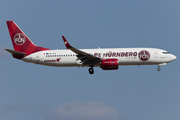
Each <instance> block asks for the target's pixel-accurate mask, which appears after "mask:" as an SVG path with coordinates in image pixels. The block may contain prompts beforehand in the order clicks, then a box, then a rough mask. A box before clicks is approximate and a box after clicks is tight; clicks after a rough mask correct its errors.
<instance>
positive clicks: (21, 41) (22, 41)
mask: <svg viewBox="0 0 180 120" xmlns="http://www.w3.org/2000/svg"><path fill="white" fill-rule="evenodd" d="M7 26H8V29H9V34H10V37H11V40H12V44H13V47H14V50H15V51H18V52H23V53H26V54H27V55H28V54H31V53H35V52H38V51H43V50H49V49H47V48H43V47H39V46H36V45H35V44H34V43H33V42H32V41H31V40H30V39H29V38H28V37H27V36H26V34H25V33H24V32H23V31H22V30H21V29H20V28H19V27H18V26H17V25H16V23H15V22H13V21H7Z"/></svg>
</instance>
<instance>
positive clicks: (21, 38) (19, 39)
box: [14, 33, 26, 45]
mask: <svg viewBox="0 0 180 120" xmlns="http://www.w3.org/2000/svg"><path fill="white" fill-rule="evenodd" d="M14 42H15V43H16V44H17V45H23V44H24V43H25V42H26V37H25V36H24V35H23V34H22V33H17V34H16V35H15V36H14Z"/></svg>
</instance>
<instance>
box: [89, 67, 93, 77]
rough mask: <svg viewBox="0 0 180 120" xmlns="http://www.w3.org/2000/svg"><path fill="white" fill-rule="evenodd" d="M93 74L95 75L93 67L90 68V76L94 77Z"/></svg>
mask: <svg viewBox="0 0 180 120" xmlns="http://www.w3.org/2000/svg"><path fill="white" fill-rule="evenodd" d="M93 73H94V69H93V67H90V68H89V74H91V75H92V74H93Z"/></svg>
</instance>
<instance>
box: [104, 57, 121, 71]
mask: <svg viewBox="0 0 180 120" xmlns="http://www.w3.org/2000/svg"><path fill="white" fill-rule="evenodd" d="M101 65H102V66H101V68H102V69H103V70H117V69H118V59H104V60H102V63H101Z"/></svg>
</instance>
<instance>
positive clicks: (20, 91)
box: [0, 0, 180, 120]
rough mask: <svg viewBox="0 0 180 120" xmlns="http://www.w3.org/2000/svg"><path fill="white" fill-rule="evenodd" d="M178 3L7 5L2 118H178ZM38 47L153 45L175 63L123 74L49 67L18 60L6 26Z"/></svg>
mask: <svg viewBox="0 0 180 120" xmlns="http://www.w3.org/2000/svg"><path fill="white" fill-rule="evenodd" d="M179 6H180V1H179V0H171V1H169V0H51V1H49V0H31V1H25V0H1V2H0V36H1V40H0V41H1V44H0V119H1V120H12V119H13V120H170V119H172V120H179V119H180V114H179V113H180V103H179V101H180V94H179V92H180V74H179V67H180V64H179V62H180V60H179V56H180V52H179V45H180V16H179V13H180V7H179ZM7 20H13V21H15V22H16V24H18V26H19V27H20V28H21V29H22V30H23V31H24V32H25V34H26V35H27V36H28V37H29V38H30V39H31V40H32V41H33V42H34V43H35V44H36V45H38V46H41V47H45V48H49V49H66V48H65V45H64V43H63V40H62V37H61V36H62V35H64V36H65V37H66V38H67V40H68V41H69V43H70V44H71V45H72V46H74V47H76V48H78V49H85V48H88V49H90V48H98V47H100V48H126V47H130V48H132V47H152V48H160V49H164V50H167V51H169V52H170V53H172V54H174V55H176V56H177V59H176V60H175V61H173V62H171V63H168V64H167V65H166V66H162V67H161V71H160V72H158V71H157V65H152V66H119V70H112V71H111V70H110V71H103V70H102V69H101V68H94V70H95V73H94V74H93V75H90V74H89V73H88V68H86V67H85V68H78V67H68V68H67V67H48V66H41V65H36V64H32V63H25V62H23V61H21V60H17V59H14V58H13V57H12V56H11V54H10V53H8V52H7V51H5V50H4V49H5V48H8V49H13V46H12V43H11V40H10V36H9V32H8V29H7V25H6V21H7Z"/></svg>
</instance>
